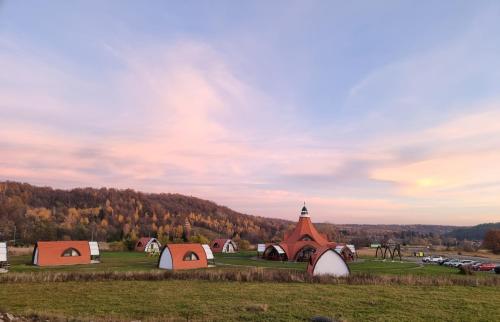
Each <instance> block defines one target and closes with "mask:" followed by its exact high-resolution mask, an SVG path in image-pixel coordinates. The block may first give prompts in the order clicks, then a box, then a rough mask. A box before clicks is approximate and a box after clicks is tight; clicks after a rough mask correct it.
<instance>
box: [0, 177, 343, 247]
mask: <svg viewBox="0 0 500 322" xmlns="http://www.w3.org/2000/svg"><path fill="white" fill-rule="evenodd" d="M186 221H188V222H189V224H190V226H191V227H192V233H191V235H193V234H194V235H195V236H196V235H197V234H201V235H204V237H206V238H213V237H216V236H221V237H233V236H234V237H236V238H240V239H243V240H248V241H250V242H251V243H258V242H267V241H271V240H280V238H282V236H283V233H284V231H285V230H287V229H290V228H291V227H293V225H294V223H293V222H290V221H286V220H281V219H271V218H264V217H256V216H251V215H245V214H241V213H238V212H236V211H233V210H231V209H229V208H227V207H224V206H219V205H217V204H215V203H214V202H211V201H207V200H202V199H199V198H195V197H189V196H184V195H180V194H170V193H161V194H152V193H142V192H137V191H134V190H131V189H126V190H118V189H108V188H101V189H93V188H78V189H72V190H60V189H52V188H49V187H36V186H33V185H30V184H26V183H18V182H0V240H13V239H14V238H15V239H16V242H17V243H18V244H33V243H35V242H36V241H37V240H59V239H83V240H86V239H90V238H92V237H93V238H94V240H98V241H119V240H134V239H136V238H138V237H140V236H152V237H158V238H160V239H162V240H171V241H175V240H179V239H181V238H182V237H183V233H184V229H185V227H184V226H185V224H186ZM323 232H325V233H327V234H329V235H330V238H332V240H334V239H333V238H335V237H336V236H335V229H334V228H333V226H332V225H329V227H326V229H324V230H323Z"/></svg>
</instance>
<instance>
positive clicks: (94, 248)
mask: <svg viewBox="0 0 500 322" xmlns="http://www.w3.org/2000/svg"><path fill="white" fill-rule="evenodd" d="M89 248H90V262H91V263H92V264H98V263H100V262H101V253H100V251H99V244H98V243H97V242H96V241H89Z"/></svg>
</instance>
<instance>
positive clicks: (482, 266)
mask: <svg viewBox="0 0 500 322" xmlns="http://www.w3.org/2000/svg"><path fill="white" fill-rule="evenodd" d="M496 266H497V264H495V263H478V264H476V265H474V266H473V267H472V268H473V269H474V270H475V271H480V272H489V271H492V270H494V269H495V267H496Z"/></svg>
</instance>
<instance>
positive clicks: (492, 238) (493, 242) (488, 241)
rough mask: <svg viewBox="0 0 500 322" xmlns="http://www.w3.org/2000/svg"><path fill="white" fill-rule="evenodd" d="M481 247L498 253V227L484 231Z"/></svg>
mask: <svg viewBox="0 0 500 322" xmlns="http://www.w3.org/2000/svg"><path fill="white" fill-rule="evenodd" d="M483 247H484V248H486V249H490V250H491V251H493V253H495V254H500V229H490V230H488V231H487V232H486V235H485V236H484V240H483Z"/></svg>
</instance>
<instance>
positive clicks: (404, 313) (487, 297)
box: [0, 252, 500, 321]
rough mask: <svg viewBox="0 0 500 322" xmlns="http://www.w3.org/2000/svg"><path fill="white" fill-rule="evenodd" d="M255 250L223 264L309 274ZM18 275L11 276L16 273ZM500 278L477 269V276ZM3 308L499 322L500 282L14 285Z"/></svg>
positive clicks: (197, 317)
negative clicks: (264, 258) (265, 258)
mask: <svg viewBox="0 0 500 322" xmlns="http://www.w3.org/2000/svg"><path fill="white" fill-rule="evenodd" d="M254 255H255V253H252V252H246V253H239V254H231V255H217V256H216V263H217V264H218V266H219V269H222V270H225V269H228V270H229V269H230V270H235V269H239V270H245V269H248V268H247V267H249V266H250V267H255V266H259V267H263V268H264V269H265V270H268V269H269V270H281V269H288V270H296V271H303V270H304V269H305V268H306V265H305V264H304V263H281V262H269V261H262V260H258V259H256V258H255V256H254ZM10 262H11V265H12V266H11V272H12V273H18V274H23V275H24V274H27V273H35V274H36V273H37V272H56V273H57V272H100V271H117V272H125V271H136V272H138V271H157V268H156V263H157V258H155V257H147V256H145V255H144V254H141V253H133V252H132V253H128V252H121V253H120V252H104V253H103V254H102V263H101V264H95V265H83V266H68V267H47V268H40V267H35V266H32V265H29V264H28V263H29V262H30V257H29V256H15V257H11V258H10ZM350 267H351V271H352V273H353V274H354V275H356V274H363V273H370V274H376V275H391V276H401V275H410V274H411V275H415V276H423V277H425V276H428V277H440V276H442V277H447V276H451V277H460V278H462V277H463V278H467V277H466V276H462V275H459V274H458V273H457V270H456V269H451V268H447V267H442V266H437V265H425V266H422V265H420V264H416V263H410V262H403V263H400V262H380V261H373V260H370V259H364V260H362V261H359V262H357V263H352V264H350ZM8 274H11V273H8ZM476 277H480V278H485V279H487V278H491V279H495V278H498V276H496V275H494V274H489V273H483V274H477V275H475V277H474V278H476ZM0 310H6V311H8V312H13V313H17V314H31V313H35V314H39V315H43V316H49V317H64V318H75V319H83V320H96V319H102V320H117V321H118V320H120V321H121V320H134V319H141V320H143V321H144V320H153V321H156V320H167V321H168V320H170V321H177V320H183V321H186V320H193V321H232V320H247V321H248V320H257V321H259V320H260V321H293V320H308V319H310V318H311V317H312V316H315V315H323V316H329V317H338V318H340V319H343V320H347V321H429V320H440V321H494V320H496V319H498V316H500V297H499V296H498V286H481V287H471V286H425V287H424V286H415V285H398V284H390V285H345V284H343V285H328V284H317V283H314V284H311V283H270V282H223V281H217V282H214V281H204V280H160V281H143V280H137V281H120V280H118V281H109V280H104V281H89V282H32V283H26V282H22V281H21V282H14V283H3V284H2V285H0Z"/></svg>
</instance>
